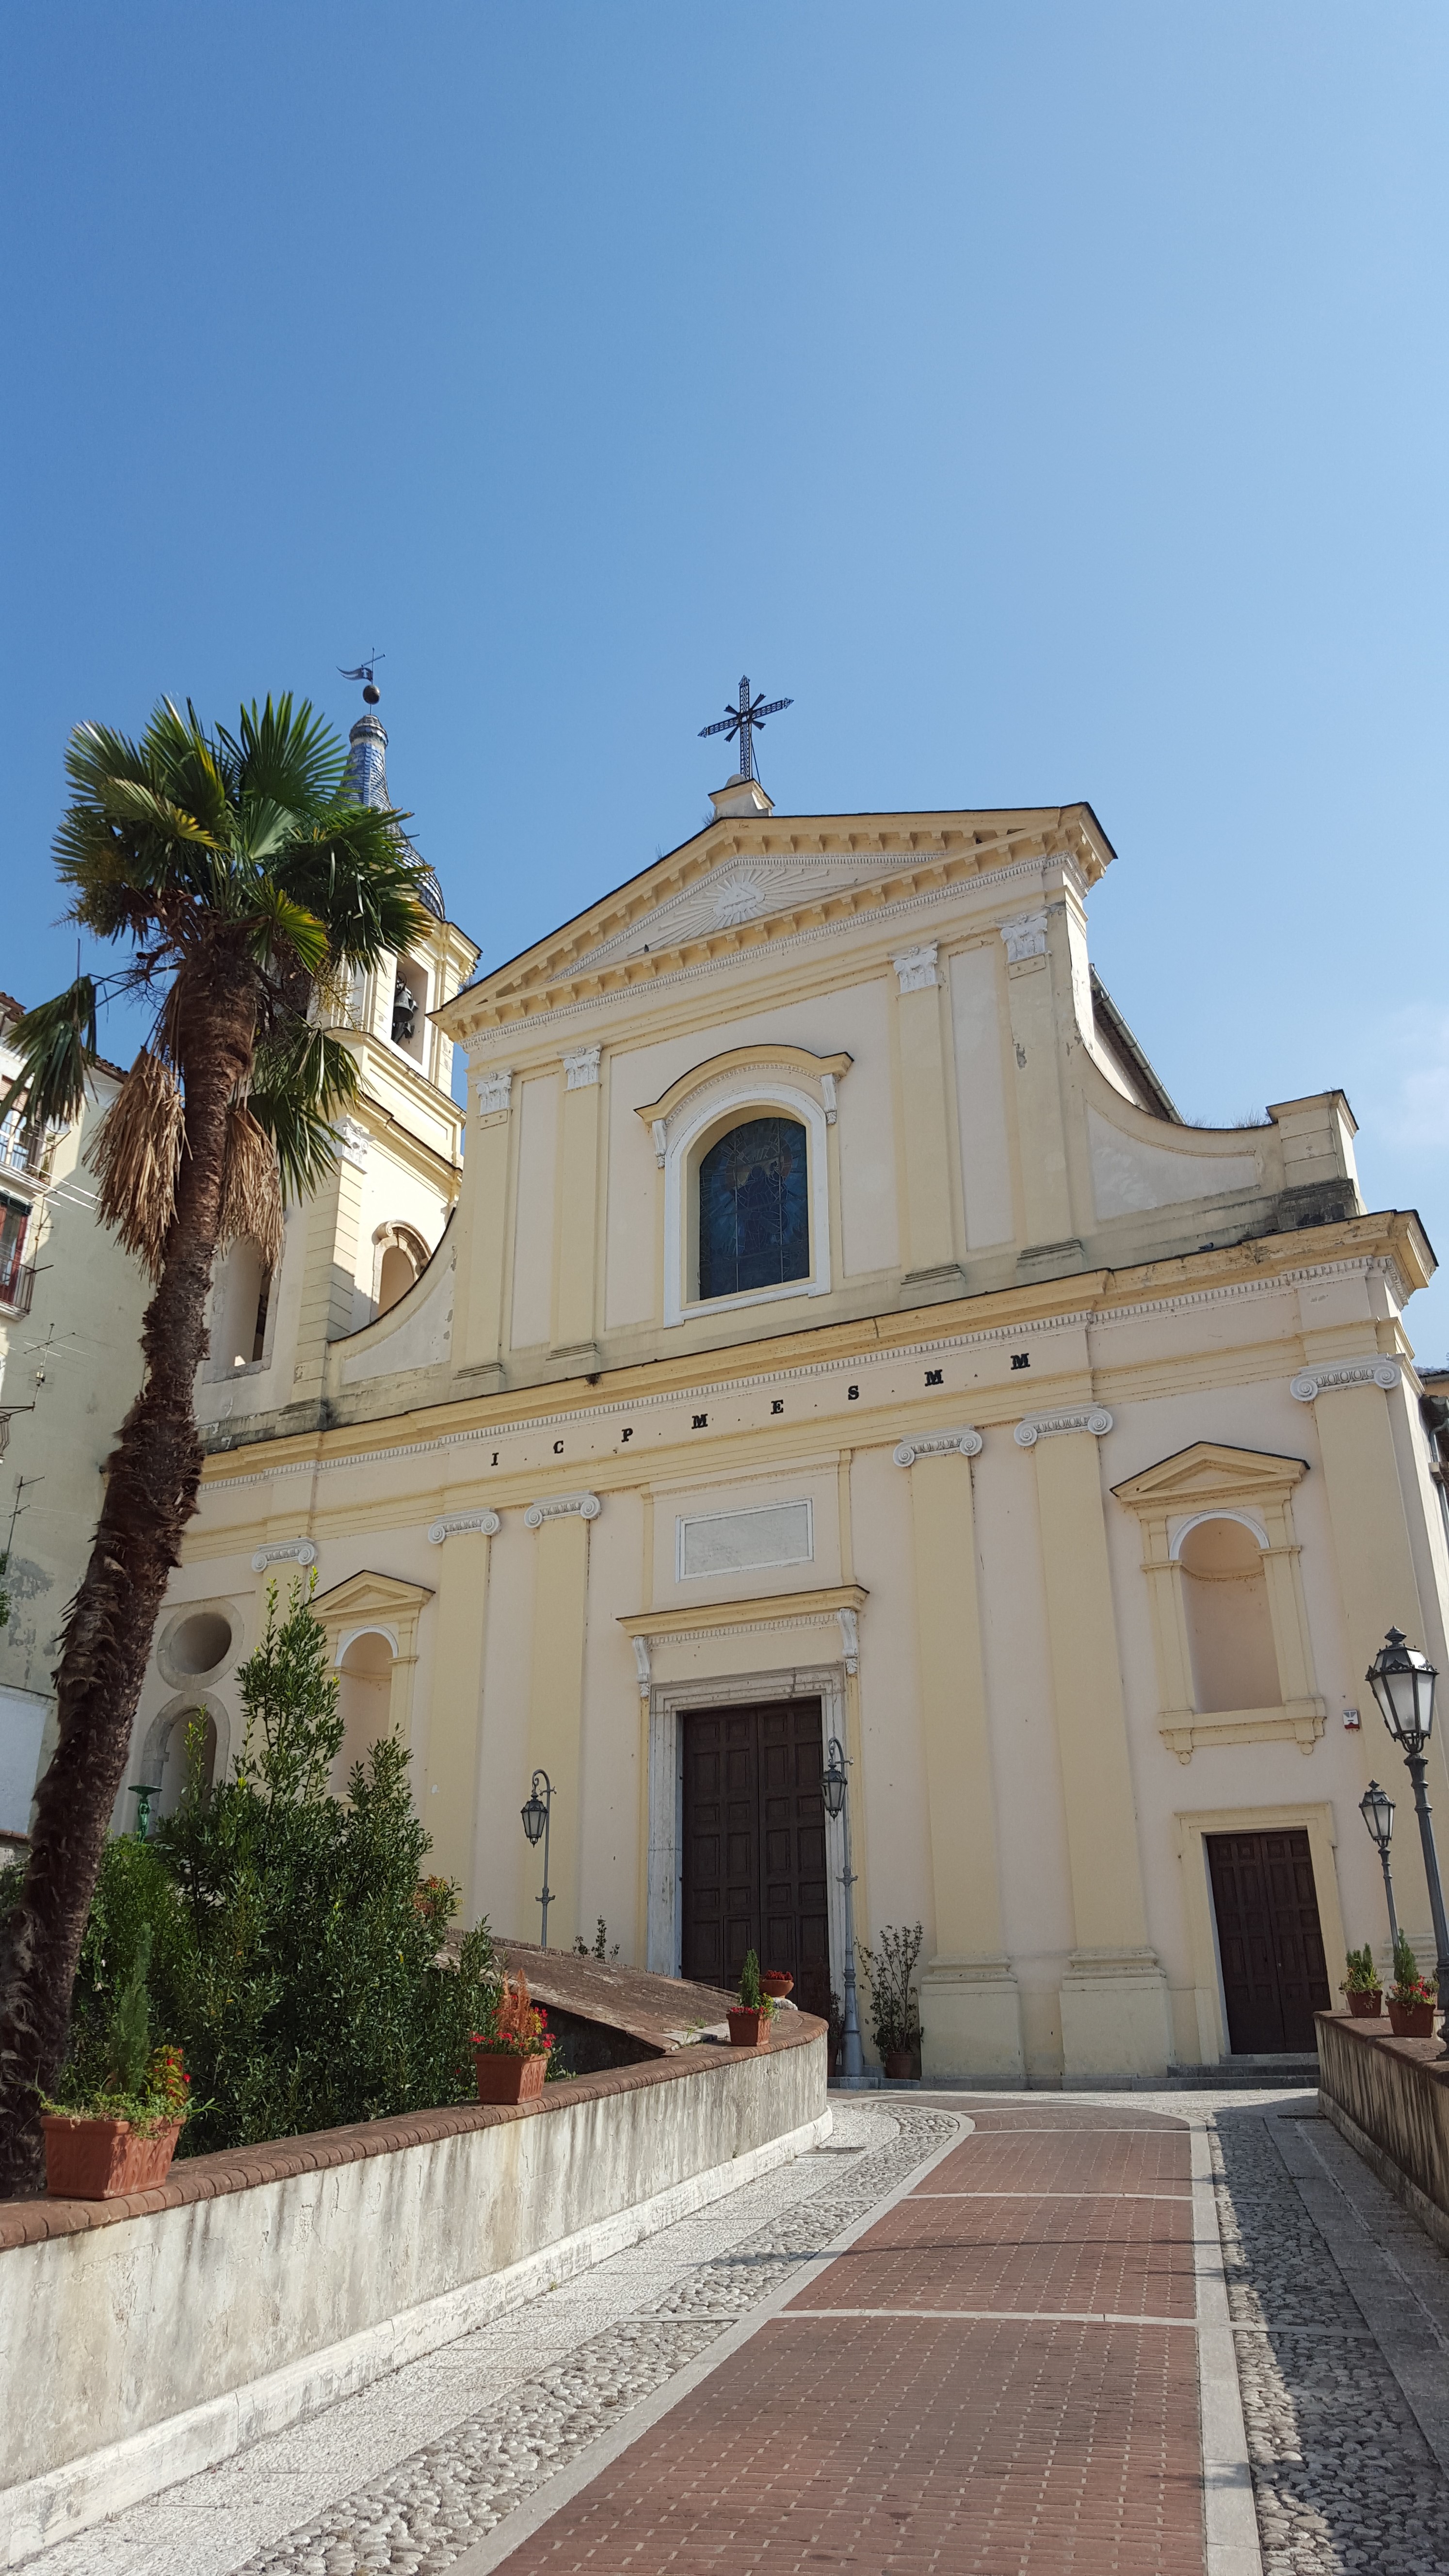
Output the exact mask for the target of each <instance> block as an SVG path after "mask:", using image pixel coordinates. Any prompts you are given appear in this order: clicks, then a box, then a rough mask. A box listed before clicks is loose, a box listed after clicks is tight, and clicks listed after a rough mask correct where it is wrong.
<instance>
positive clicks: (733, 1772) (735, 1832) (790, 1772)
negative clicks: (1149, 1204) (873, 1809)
mask: <svg viewBox="0 0 1449 2576" xmlns="http://www.w3.org/2000/svg"><path fill="white" fill-rule="evenodd" d="M681 1725H682V1727H683V1731H684V1820H683V1821H684V1889H683V1896H684V1903H683V1917H684V1920H683V1939H682V1943H681V1952H682V1955H681V1960H680V1966H681V1970H682V1973H683V1974H684V1975H685V1976H686V1977H694V1978H697V1979H698V1980H699V1982H700V1983H701V1984H702V1985H706V1986H723V1987H731V1986H735V1985H738V1983H739V1975H740V1969H741V1968H742V1966H743V1965H744V1958H745V1952H746V1951H747V1950H753V1951H754V1952H755V1953H756V1955H757V1956H758V1958H759V1962H760V1966H761V1967H762V1968H788V1969H789V1970H790V1971H791V1973H792V1974H793V1976H794V1977H795V1980H796V1983H797V1985H799V1984H801V1983H807V1984H809V1985H810V1986H811V1987H812V1988H813V1987H814V1986H815V1985H817V1984H818V1983H819V1980H820V1977H821V1976H822V1975H823V1976H824V1978H825V1982H826V1992H827V1993H828V1991H829V1961H830V1924H829V1914H828V1909H827V1900H826V1886H827V1880H826V1863H825V1809H824V1804H823V1802H822V1799H821V1795H820V1778H821V1773H822V1771H823V1769H824V1750H823V1743H822V1730H821V1713H820V1702H819V1700H818V1699H793V1700H776V1701H771V1702H767V1703H765V1704H762V1705H761V1706H760V1707H757V1708H703V1709H691V1710H688V1711H686V1712H685V1713H684V1715H683V1716H682V1718H681ZM811 1971H813V1972H814V1974H813V1975H811V1974H810V1973H809V1972H811Z"/></svg>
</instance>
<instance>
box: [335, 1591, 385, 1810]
mask: <svg viewBox="0 0 1449 2576" xmlns="http://www.w3.org/2000/svg"><path fill="white" fill-rule="evenodd" d="M392 1664H393V1649H392V1643H391V1640H390V1639H389V1638H387V1637H385V1636H384V1635H383V1633H382V1630H381V1629H380V1628H365V1629H364V1630H363V1631H362V1634H361V1635H360V1636H357V1637H354V1638H353V1639H352V1640H351V1643H350V1644H349V1645H348V1647H347V1651H346V1653H345V1654H344V1655H343V1657H342V1660H341V1662H340V1664H339V1665H338V1668H337V1678H338V1680H339V1682H340V1683H341V1685H342V1687H341V1690H340V1692H339V1694H338V1700H337V1713H338V1715H339V1717H340V1718H341V1720H342V1724H343V1729H344V1732H343V1737H342V1750H341V1752H340V1753H339V1754H338V1756H337V1764H336V1771H335V1785H336V1787H337V1788H338V1789H339V1790H343V1789H345V1788H346V1786H347V1783H348V1780H349V1778H350V1777H351V1774H352V1771H353V1769H354V1767H355V1765H356V1764H357V1763H359V1762H363V1763H365V1762H366V1760H367V1757H368V1755H369V1753H370V1752H371V1751H372V1748H373V1746H374V1744H376V1742H377V1740H378V1737H379V1736H382V1735H386V1733H387V1731H388V1725H389V1693H390V1690H391V1686H392Z"/></svg>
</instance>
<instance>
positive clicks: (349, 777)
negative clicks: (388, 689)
mask: <svg viewBox="0 0 1449 2576" xmlns="http://www.w3.org/2000/svg"><path fill="white" fill-rule="evenodd" d="M347 740H348V744H349V749H348V754H347V770H346V774H345V776H344V779H343V792H344V794H346V795H349V796H353V797H355V798H356V800H357V802H358V804H359V805H376V806H378V807H380V808H381V809H383V810H384V811H386V810H387V809H389V808H390V807H391V804H392V798H391V796H390V795H389V794H388V787H387V728H386V726H385V725H384V724H383V722H382V719H381V717H380V716H375V715H371V714H369V715H365V716H359V717H358V719H357V722H356V724H355V725H354V726H353V728H352V731H351V732H350V734H349V735H348V737H347ZM407 847H408V854H409V856H410V857H411V858H412V859H413V860H415V861H416V863H417V865H418V866H419V867H422V868H423V881H422V884H421V886H420V887H419V889H418V892H419V894H420V896H421V898H422V900H423V902H424V903H425V904H426V905H427V908H428V910H429V912H430V913H432V914H433V916H434V918H435V919H436V920H438V921H446V919H447V917H448V916H447V914H446V912H445V911H444V909H443V890H442V887H441V886H440V885H439V883H438V880H437V878H436V877H435V876H434V874H433V871H432V869H431V868H428V867H423V862H422V860H421V859H420V858H419V857H418V853H417V851H416V850H415V849H414V848H413V845H412V843H411V841H409V843H408V845H407Z"/></svg>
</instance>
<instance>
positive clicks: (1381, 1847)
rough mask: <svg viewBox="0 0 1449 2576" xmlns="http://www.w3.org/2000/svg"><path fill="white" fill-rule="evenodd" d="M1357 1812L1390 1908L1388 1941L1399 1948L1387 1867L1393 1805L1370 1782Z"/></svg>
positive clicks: (1383, 1790)
mask: <svg viewBox="0 0 1449 2576" xmlns="http://www.w3.org/2000/svg"><path fill="white" fill-rule="evenodd" d="M1358 1811H1359V1814H1360V1815H1361V1816H1362V1818H1363V1820H1364V1823H1365V1824H1366V1825H1367V1827H1368V1829H1369V1832H1370V1833H1371V1834H1372V1836H1373V1838H1374V1844H1375V1847H1376V1849H1377V1851H1378V1856H1379V1863H1380V1866H1381V1868H1382V1870H1383V1873H1384V1894H1385V1896H1386V1897H1387V1899H1388V1905H1389V1939H1390V1940H1391V1941H1392V1943H1393V1945H1394V1948H1395V1949H1397V1948H1398V1946H1399V1918H1398V1916H1397V1914H1396V1913H1395V1912H1394V1877H1393V1872H1392V1870H1391V1869H1390V1867H1389V1845H1390V1843H1391V1842H1392V1841H1393V1838H1394V1802H1393V1799H1392V1798H1391V1797H1390V1796H1389V1793H1388V1791H1387V1789H1381V1788H1380V1787H1379V1784H1378V1782H1377V1780H1370V1782H1369V1784H1368V1787H1367V1788H1366V1789H1365V1791H1364V1793H1363V1796H1362V1797H1361V1798H1360V1800H1359V1802H1358Z"/></svg>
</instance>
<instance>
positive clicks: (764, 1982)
mask: <svg viewBox="0 0 1449 2576" xmlns="http://www.w3.org/2000/svg"><path fill="white" fill-rule="evenodd" d="M760 1985H761V1987H762V1989H763V1991H764V1992H765V1993H766V1994H767V1995H768V1996H769V1998H770V2001H771V2003H775V2004H781V2003H783V2002H784V2000H785V1997H786V1996H787V1995H789V1994H793V1993H794V1991H795V1980H794V1978H793V1977H792V1976H791V1974H790V1971H789V1969H788V1968H766V1969H765V1971H764V1973H763V1975H762V1976H761V1978H760Z"/></svg>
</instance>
